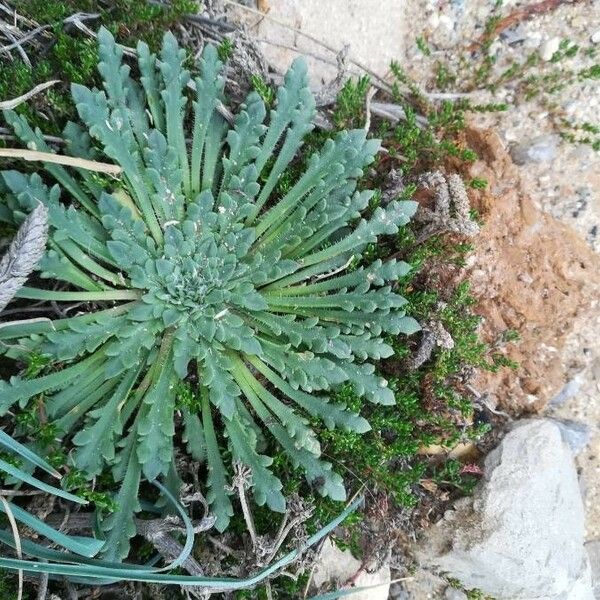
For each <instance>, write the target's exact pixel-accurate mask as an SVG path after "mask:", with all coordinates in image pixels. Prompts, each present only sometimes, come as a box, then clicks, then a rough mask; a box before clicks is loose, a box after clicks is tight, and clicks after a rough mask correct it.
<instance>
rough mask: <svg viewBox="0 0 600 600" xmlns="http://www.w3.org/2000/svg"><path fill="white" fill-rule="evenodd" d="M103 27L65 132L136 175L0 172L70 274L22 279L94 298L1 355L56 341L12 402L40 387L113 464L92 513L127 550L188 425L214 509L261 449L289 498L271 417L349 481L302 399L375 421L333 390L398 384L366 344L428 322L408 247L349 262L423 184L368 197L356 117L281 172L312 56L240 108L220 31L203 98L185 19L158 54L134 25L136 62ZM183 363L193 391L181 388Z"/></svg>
mask: <svg viewBox="0 0 600 600" xmlns="http://www.w3.org/2000/svg"><path fill="white" fill-rule="evenodd" d="M98 37H99V57H100V62H99V64H98V70H99V72H100V75H101V77H102V79H103V85H104V91H98V90H95V89H94V90H90V89H88V88H86V87H84V86H82V85H73V88H72V94H73V99H74V101H75V103H76V106H77V111H78V113H79V116H80V118H81V120H82V121H83V123H84V125H85V127H81V126H80V125H76V124H74V123H69V124H68V125H67V127H66V129H65V131H64V137H65V139H66V140H67V142H68V148H69V151H70V152H71V153H72V154H73V155H75V156H78V157H81V158H87V159H95V160H109V161H112V162H114V163H116V164H117V165H119V166H120V167H121V169H122V176H121V177H120V179H117V180H110V179H108V178H105V177H100V176H97V175H92V174H90V172H89V171H86V170H83V169H71V170H67V169H65V168H63V167H62V166H59V165H56V164H51V163H46V164H45V169H46V171H47V173H48V174H49V175H50V176H51V177H52V178H54V179H55V180H56V181H57V182H58V183H57V185H54V186H52V187H48V186H47V185H46V184H45V183H44V181H43V180H42V179H41V177H40V176H39V175H37V174H33V175H24V174H22V173H19V172H16V171H7V172H3V173H2V180H3V182H4V185H5V186H6V188H7V192H6V196H5V202H4V204H5V207H4V209H3V210H2V211H0V216H2V217H3V218H4V219H6V220H9V221H11V222H13V223H16V224H18V223H19V222H20V221H21V220H22V218H23V215H24V214H26V213H28V212H29V211H31V210H32V209H33V208H34V207H35V206H36V205H37V204H38V203H39V202H42V203H44V204H45V205H46V206H47V208H48V210H49V223H50V234H49V239H50V242H49V249H48V252H47V254H46V256H45V257H44V259H43V260H42V262H41V264H40V269H41V273H40V274H41V277H42V278H49V279H52V280H54V281H56V280H58V281H61V282H62V283H63V288H64V287H65V286H66V287H69V288H74V289H69V290H65V289H59V290H51V289H47V288H45V287H28V288H23V289H22V290H21V291H20V292H19V297H20V298H25V299H36V300H45V301H57V302H73V301H75V302H86V303H88V304H87V305H86V306H87V310H86V312H84V313H83V314H80V315H77V316H73V317H68V318H64V319H59V320H54V321H42V322H40V321H39V320H33V321H31V322H28V323H23V322H21V323H18V324H14V325H11V324H7V325H4V326H3V328H2V329H0V339H1V340H3V342H4V345H3V351H4V352H5V353H6V355H7V356H8V357H10V358H17V359H24V358H26V357H27V356H28V355H31V353H37V354H41V355H42V356H44V357H49V358H50V361H51V364H50V365H43V367H42V368H43V369H44V374H42V375H39V376H34V377H29V378H28V377H13V378H12V379H11V380H10V382H8V381H3V382H1V383H0V411H1V412H2V413H3V414H5V413H6V412H7V411H8V410H10V409H11V408H12V407H15V406H16V405H20V406H21V407H26V406H27V404H28V403H29V402H30V401H31V400H32V399H34V398H35V399H37V400H38V401H40V402H43V404H44V410H45V412H46V414H47V416H48V423H47V424H46V425H45V426H46V427H48V428H49V431H51V432H52V437H53V438H54V437H59V438H61V439H62V440H63V442H65V441H67V440H72V442H73V444H74V445H75V447H76V449H75V450H74V451H73V453H72V454H71V456H70V461H71V462H72V464H73V465H74V467H76V469H78V470H79V471H81V472H82V473H85V475H86V477H87V478H88V479H92V478H94V477H96V476H98V475H100V474H101V473H102V472H103V471H104V470H105V469H106V468H110V469H111V470H112V476H113V477H114V480H115V481H116V482H118V483H119V485H120V488H119V491H118V493H117V495H116V496H115V502H116V504H117V505H118V507H119V509H118V510H117V511H115V512H113V513H111V514H109V515H108V516H103V517H102V518H101V521H100V530H101V531H102V532H103V535H104V536H105V538H106V542H105V545H104V548H103V554H104V556H105V557H106V558H108V559H112V560H117V559H121V558H124V557H125V556H126V555H127V554H128V552H129V538H130V537H131V536H132V535H134V533H135V525H134V521H133V515H134V514H135V513H136V512H137V511H139V510H140V504H139V500H138V490H139V486H140V482H141V481H142V479H143V478H145V479H147V480H149V481H154V480H156V479H157V478H162V477H164V478H167V477H168V478H169V480H173V479H174V478H176V463H175V458H174V438H175V436H176V435H181V437H182V439H183V440H184V441H185V442H186V443H187V448H188V450H189V452H190V454H191V455H192V456H193V457H194V458H195V459H197V460H202V461H205V462H206V464H207V466H208V477H207V483H208V487H209V494H208V500H209V502H210V503H211V507H212V510H213V512H214V513H215V515H216V517H217V525H216V526H217V528H218V529H219V530H223V529H225V528H226V527H227V525H228V522H229V519H230V517H231V515H232V514H233V507H232V504H231V500H230V498H229V495H230V493H231V491H230V488H229V487H228V484H229V472H228V467H227V464H226V460H227V461H228V460H229V458H230V457H231V458H232V459H233V460H235V461H239V462H240V463H243V464H245V465H246V466H247V467H248V468H249V469H250V472H251V475H252V487H253V491H254V498H255V500H256V502H257V504H258V505H264V504H266V505H267V506H268V507H269V508H270V509H272V510H276V511H283V510H284V509H285V499H284V496H283V494H282V491H281V489H282V483H281V482H280V481H279V479H278V478H277V477H276V476H275V475H274V474H273V472H272V471H271V470H270V469H269V465H270V463H271V459H270V458H269V457H268V456H266V455H265V454H263V449H264V447H265V440H266V439H267V438H268V439H274V440H276V441H277V443H278V444H280V445H281V446H282V447H283V448H284V450H285V451H286V453H287V455H288V457H289V459H290V461H291V463H292V464H293V465H294V467H298V466H299V467H301V468H302V470H303V471H304V472H305V474H306V478H307V480H308V481H309V483H310V484H311V485H312V486H313V487H314V488H315V489H316V490H317V491H318V492H319V493H320V494H321V495H323V496H328V497H329V498H331V499H333V500H343V499H344V498H345V490H344V486H343V482H342V478H341V477H340V475H338V474H337V473H335V472H334V471H333V469H332V466H331V464H330V463H329V462H325V461H324V460H322V459H320V458H319V456H320V453H321V449H320V444H319V441H318V439H317V438H316V436H315V434H314V431H313V429H312V428H311V427H310V424H309V422H308V420H307V418H306V417H305V416H304V415H309V416H311V417H312V418H314V419H318V420H320V421H321V422H323V423H324V424H325V425H326V426H327V427H329V428H334V427H340V428H342V429H345V430H347V431H351V432H355V433H364V432H365V431H367V430H368V429H369V424H368V422H367V421H366V420H365V419H364V418H362V417H361V416H359V415H358V413H357V412H356V410H354V409H358V408H359V407H358V406H356V407H351V408H348V407H346V406H345V405H344V404H343V403H331V402H329V401H328V393H329V392H331V391H333V390H335V389H336V388H338V387H339V386H340V385H342V384H344V383H350V384H352V388H353V391H354V394H356V395H357V396H359V397H364V398H365V399H366V400H368V401H370V402H372V403H379V404H393V402H394V394H393V392H392V390H391V389H390V388H389V387H388V385H387V381H386V380H385V379H383V378H382V377H380V376H379V375H377V374H376V373H375V369H374V365H373V361H375V360H378V359H380V358H385V357H388V356H390V355H391V354H392V353H393V349H392V347H391V346H390V345H389V344H388V343H386V342H385V341H384V339H383V335H384V334H392V335H398V334H400V333H406V334H408V333H412V332H414V331H416V330H417V329H418V325H417V322H416V321H415V319H413V318H412V317H409V316H406V314H405V311H404V309H403V306H404V305H405V304H406V300H405V299H404V298H403V297H402V296H400V295H399V294H397V293H395V292H394V291H392V289H391V287H390V285H389V282H394V281H396V280H398V279H399V278H400V277H401V276H403V275H406V273H407V272H408V270H409V266H408V265H407V264H406V263H403V262H397V261H396V260H394V259H392V260H388V261H385V262H383V261H380V260H379V261H375V262H373V263H372V264H368V265H364V266H361V267H359V268H356V269H354V270H352V271H346V272H344V271H345V270H346V268H347V267H348V266H349V265H350V264H351V263H352V261H353V260H356V258H357V257H359V256H360V255H361V254H362V253H363V252H364V251H365V249H366V248H367V247H368V245H369V244H372V243H374V242H376V241H377V240H378V238H379V237H380V236H384V235H392V234H395V233H397V231H398V227H399V226H402V225H405V224H406V223H407V222H408V220H409V217H410V216H411V215H412V214H413V213H414V211H415V209H416V204H415V203H414V202H410V201H400V202H397V201H393V202H390V203H389V204H388V205H387V206H386V207H385V208H376V209H375V210H374V211H372V214H371V215H370V217H369V218H368V219H362V218H361V212H362V211H363V210H365V209H366V208H367V207H368V204H369V200H370V199H371V197H372V195H373V193H372V192H371V191H368V190H362V191H357V189H356V187H357V178H358V177H360V176H361V175H362V173H363V168H364V167H365V166H366V165H368V164H369V163H370V162H372V160H373V157H374V155H375V153H376V152H377V150H378V147H379V142H378V141H376V140H367V139H366V134H365V132H364V131H363V130H354V131H346V132H341V133H340V134H338V135H337V136H336V137H335V138H334V139H329V140H327V141H326V142H325V143H324V144H323V147H322V149H321V151H320V152H315V153H314V154H312V155H311V156H310V158H309V159H308V161H307V162H306V168H305V169H304V171H303V172H302V173H301V175H300V176H299V177H298V178H297V179H296V180H295V181H293V182H290V186H289V189H288V190H287V191H286V192H285V193H282V194H277V193H275V192H274V190H275V189H276V186H277V184H278V182H279V180H280V178H281V177H282V175H283V174H284V173H285V171H286V169H287V168H288V167H289V165H290V164H291V163H292V161H293V160H294V159H295V157H296V154H297V153H298V151H299V149H300V147H301V145H302V142H303V138H304V137H305V136H306V134H307V133H308V132H309V131H310V130H311V128H312V124H311V122H312V119H313V115H314V100H313V98H312V95H311V93H310V91H309V89H308V80H307V74H306V67H305V64H304V62H303V61H302V60H297V61H296V62H295V63H294V64H293V66H292V68H291V69H290V71H289V72H288V74H287V75H286V78H285V83H284V85H283V87H281V88H280V89H279V90H278V92H277V96H276V103H275V107H274V109H273V110H272V111H271V113H270V118H269V120H268V125H266V124H265V118H266V108H265V102H264V100H263V99H262V98H261V97H260V96H259V94H257V93H256V92H252V93H251V94H250V95H249V96H248V97H247V99H246V101H245V103H244V104H243V105H242V107H241V109H240V111H239V112H238V114H237V115H236V116H235V120H234V123H233V125H230V124H228V123H227V121H226V119H225V118H224V117H223V115H222V113H223V111H222V110H221V107H222V106H223V103H224V101H225V98H224V94H223V86H224V79H223V77H222V75H221V68H222V63H221V62H220V60H219V58H218V53H217V50H216V49H215V48H214V47H212V46H207V47H206V49H205V51H204V53H203V55H202V58H201V60H200V65H199V66H200V74H199V76H198V77H196V78H195V79H194V80H193V82H194V85H195V90H196V93H195V94H193V100H192V102H191V103H190V102H189V101H188V93H187V84H188V83H189V82H190V81H192V79H191V77H190V73H189V72H188V71H187V70H186V69H185V68H184V64H183V63H184V60H185V52H184V51H183V50H181V49H180V48H179V47H178V45H177V42H176V41H175V38H174V37H173V36H172V35H171V34H167V35H166V36H165V39H164V43H163V47H162V50H161V52H160V56H159V57H158V59H156V58H155V56H154V55H153V54H151V52H150V50H149V48H148V46H147V45H146V44H144V43H140V44H139V45H138V55H139V70H140V75H141V76H140V82H139V83H138V81H137V80H135V79H133V78H132V77H130V69H129V67H128V66H126V65H124V64H123V62H122V50H121V49H120V47H119V46H118V45H116V44H115V41H114V38H113V36H112V35H111V34H110V33H109V32H108V31H107V30H106V29H102V30H100V32H99V36H98ZM190 104H191V108H190V107H189V105H190ZM5 119H6V121H7V123H8V124H9V125H10V126H11V127H12V128H13V130H14V132H15V134H16V135H17V136H18V137H19V138H20V139H22V140H23V141H24V142H25V143H27V145H28V146H29V147H34V148H37V149H38V150H40V151H45V152H49V151H51V149H50V148H49V147H48V146H47V145H46V144H45V142H44V140H43V137H42V136H41V134H40V132H39V131H35V130H33V129H32V128H31V127H30V126H29V125H28V123H27V121H26V120H25V118H23V117H22V116H19V115H17V114H15V113H14V112H6V113H5ZM188 138H190V139H191V142H190V143H188V142H187V141H186V140H187V139H188ZM259 182H260V183H259ZM61 197H62V199H63V200H66V201H67V203H66V204H64V203H62V202H61ZM184 381H185V382H186V383H187V384H188V385H189V386H191V387H192V388H193V389H194V394H192V395H191V396H190V395H186V394H185V393H184V394H182V393H181V382H184ZM282 398H284V399H285V401H282ZM179 414H180V415H181V420H179V417H178V415H179ZM179 423H181V429H180V430H176V429H177V428H176V424H179ZM259 423H260V425H259ZM219 432H220V433H219ZM265 432H267V433H268V435H267V436H265ZM49 439H50V438H48V440H49ZM48 440H47V441H48ZM42 441H43V440H42ZM224 457H225V458H226V460H225V459H224Z"/></svg>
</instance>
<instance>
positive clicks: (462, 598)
mask: <svg viewBox="0 0 600 600" xmlns="http://www.w3.org/2000/svg"><path fill="white" fill-rule="evenodd" d="M444 600H468V596H467V594H465V593H464V592H463V591H462V590H457V589H456V588H453V587H447V588H446V591H445V592H444Z"/></svg>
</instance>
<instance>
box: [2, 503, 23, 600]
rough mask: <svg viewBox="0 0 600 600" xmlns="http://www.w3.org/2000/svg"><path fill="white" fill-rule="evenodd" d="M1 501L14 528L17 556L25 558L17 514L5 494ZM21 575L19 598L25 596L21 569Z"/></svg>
mask: <svg viewBox="0 0 600 600" xmlns="http://www.w3.org/2000/svg"><path fill="white" fill-rule="evenodd" d="M0 502H2V505H3V506H4V513H5V514H6V517H7V518H8V522H9V523H10V528H11V529H12V534H13V538H14V540H15V550H16V552H17V558H18V559H19V560H21V559H22V558H23V553H22V551H21V536H20V535H19V528H18V527H17V520H16V519H15V515H14V514H13V511H12V510H11V508H10V504H9V503H8V502H7V501H6V498H5V497H4V496H0ZM17 573H18V576H19V589H18V593H17V600H22V598H23V571H22V569H19V570H18V571H17Z"/></svg>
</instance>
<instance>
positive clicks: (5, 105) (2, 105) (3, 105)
mask: <svg viewBox="0 0 600 600" xmlns="http://www.w3.org/2000/svg"><path fill="white" fill-rule="evenodd" d="M59 82H60V79H52V80H51V81H46V82H45V83H40V84H39V85H36V86H35V87H34V88H33V89H31V90H29V91H28V92H26V93H25V94H22V95H21V96H17V97H16V98H13V99H12V100H4V101H3V102H0V110H12V109H13V108H16V107H17V106H19V104H23V102H27V100H29V98H33V96H35V95H36V94H39V93H40V92H43V91H44V90H47V89H48V88H49V87H52V86H53V85H54V84H56V83H59Z"/></svg>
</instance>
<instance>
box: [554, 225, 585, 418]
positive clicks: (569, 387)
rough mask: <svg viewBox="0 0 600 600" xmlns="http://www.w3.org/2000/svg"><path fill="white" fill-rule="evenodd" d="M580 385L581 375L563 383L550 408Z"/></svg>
mask: <svg viewBox="0 0 600 600" xmlns="http://www.w3.org/2000/svg"><path fill="white" fill-rule="evenodd" d="M574 216H576V215H574ZM582 383H583V377H582V375H581V373H578V374H577V375H575V377H573V379H571V380H570V381H567V383H565V385H564V386H563V388H562V389H561V390H560V392H558V394H556V396H554V397H553V398H552V400H550V406H552V407H553V408H558V407H559V406H562V405H563V404H565V402H567V400H570V399H571V398H573V396H576V395H577V394H578V393H579V390H580V389H581V384H582Z"/></svg>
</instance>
